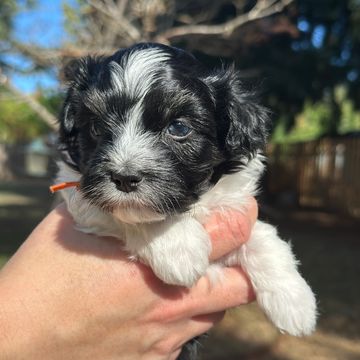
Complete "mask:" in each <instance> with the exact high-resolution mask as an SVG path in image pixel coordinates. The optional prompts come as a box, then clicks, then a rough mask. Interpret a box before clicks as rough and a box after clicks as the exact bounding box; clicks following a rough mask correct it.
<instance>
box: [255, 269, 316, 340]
mask: <svg viewBox="0 0 360 360" xmlns="http://www.w3.org/2000/svg"><path fill="white" fill-rule="evenodd" d="M257 301H258V303H259V305H260V306H261V307H262V308H263V309H264V311H265V313H266V315H267V316H268V317H269V319H270V320H271V321H272V322H273V323H274V325H275V326H276V327H278V328H279V329H280V331H284V332H287V333H288V334H290V335H294V336H302V335H310V334H311V333H312V332H313V331H314V329H315V325H316V315H317V312H316V299H315V296H314V294H313V292H312V291H311V289H310V287H309V285H308V284H307V283H306V282H305V280H304V279H303V278H302V277H301V276H300V275H298V276H297V278H296V279H293V281H291V282H289V283H288V284H287V286H286V288H283V289H279V288H277V289H274V290H273V291H269V290H264V291H259V292H257Z"/></svg>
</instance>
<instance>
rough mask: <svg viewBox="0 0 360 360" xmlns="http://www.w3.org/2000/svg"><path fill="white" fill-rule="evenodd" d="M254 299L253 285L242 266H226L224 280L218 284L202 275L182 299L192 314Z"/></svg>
mask: <svg viewBox="0 0 360 360" xmlns="http://www.w3.org/2000/svg"><path fill="white" fill-rule="evenodd" d="M253 300H255V293H254V290H253V287H252V285H251V282H250V280H249V279H248V277H247V276H246V274H245V273H244V272H243V270H242V269H241V268H240V267H231V268H224V269H223V276H222V280H221V281H218V282H217V283H216V284H211V283H210V281H209V279H208V278H207V277H202V278H201V279H200V280H199V281H198V282H197V284H196V285H195V286H194V287H193V288H191V289H190V290H189V292H188V294H187V295H186V296H185V297H183V299H182V301H183V306H184V308H185V309H186V310H187V311H188V313H190V314H191V315H192V316H196V315H204V314H210V313H217V312H219V311H224V310H227V309H230V308H233V307H236V306H239V305H243V304H247V303H249V302H251V301H253Z"/></svg>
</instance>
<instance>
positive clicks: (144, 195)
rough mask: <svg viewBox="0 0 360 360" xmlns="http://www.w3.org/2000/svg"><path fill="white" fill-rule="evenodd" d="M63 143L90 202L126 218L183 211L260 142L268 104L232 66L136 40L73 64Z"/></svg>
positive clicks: (157, 216) (158, 216) (143, 218)
mask: <svg viewBox="0 0 360 360" xmlns="http://www.w3.org/2000/svg"><path fill="white" fill-rule="evenodd" d="M65 74H66V77H67V79H68V81H69V87H68V92H67V97H66V100H65V103H64V107H63V110H62V114H61V118H60V144H61V148H62V150H65V151H66V152H67V154H68V160H67V161H68V163H69V165H71V166H72V167H73V168H75V169H76V170H77V171H78V172H79V173H80V174H81V184H80V191H81V192H82V193H83V195H84V196H85V198H87V199H88V200H89V201H90V202H91V203H93V204H95V205H97V206H99V207H101V208H102V209H103V210H105V211H108V212H112V213H113V214H114V215H115V216H118V217H119V218H121V219H122V220H125V221H129V222H141V221H154V220H158V219H161V218H163V217H164V216H166V215H167V214H171V213H173V212H180V211H184V210H186V209H187V208H188V206H189V205H190V204H192V203H193V202H195V201H196V200H197V199H198V197H199V196H200V195H201V194H202V193H203V192H205V191H206V190H207V189H209V187H211V186H212V185H213V184H214V183H215V182H216V181H217V180H218V179H219V178H220V177H221V176H222V175H223V174H226V173H231V172H234V171H239V170H240V169H241V165H242V164H244V162H246V160H248V159H249V158H250V157H251V156H252V155H254V154H255V153H256V152H257V151H258V150H259V149H260V148H262V147H263V146H264V143H265V136H266V121H267V114H266V111H265V110H264V109H263V108H262V107H260V106H259V105H257V104H256V102H255V101H254V99H253V97H252V95H251V94H249V93H247V92H245V91H244V90H243V89H242V85H241V82H240V80H239V77H238V75H237V73H236V72H235V71H234V69H233V68H228V69H221V70H218V71H209V70H208V69H206V68H205V67H203V66H202V65H201V64H200V63H199V62H198V61H197V60H196V59H195V58H194V57H193V56H191V55H190V54H188V53H186V52H184V51H182V50H180V49H176V48H171V47H167V46H164V45H159V44H138V45H135V46H133V47H131V48H128V49H124V50H120V51H118V52H116V53H115V54H114V55H112V56H110V57H87V58H84V59H81V60H79V61H77V62H74V63H72V64H70V65H69V66H68V67H67V69H66V71H65Z"/></svg>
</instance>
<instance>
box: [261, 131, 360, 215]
mask: <svg viewBox="0 0 360 360" xmlns="http://www.w3.org/2000/svg"><path fill="white" fill-rule="evenodd" d="M267 187H268V191H269V192H270V193H272V194H274V193H281V192H282V193H286V192H288V193H292V194H293V195H294V197H296V199H297V202H298V204H299V205H300V206H312V207H319V208H326V209H329V210H333V211H340V212H342V213H347V214H349V215H351V216H354V217H357V218H360V136H356V137H338V138H325V139H321V140H318V141H311V142H307V143H299V144H292V145H271V146H270V147H269V166H268V178H267Z"/></svg>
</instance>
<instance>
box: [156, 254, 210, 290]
mask: <svg viewBox="0 0 360 360" xmlns="http://www.w3.org/2000/svg"><path fill="white" fill-rule="evenodd" d="M174 255H175V256H167V257H164V258H162V259H161V261H157V263H156V265H155V264H153V265H152V266H151V267H152V269H153V271H154V273H155V274H156V276H157V277H158V278H160V279H161V280H163V281H164V282H165V283H167V284H171V285H180V286H186V287H191V286H193V285H194V284H195V283H196V282H197V281H198V280H199V278H200V277H201V276H203V275H205V273H206V270H207V268H208V266H209V260H208V253H207V252H204V253H194V252H179V253H178V254H174Z"/></svg>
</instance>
